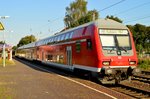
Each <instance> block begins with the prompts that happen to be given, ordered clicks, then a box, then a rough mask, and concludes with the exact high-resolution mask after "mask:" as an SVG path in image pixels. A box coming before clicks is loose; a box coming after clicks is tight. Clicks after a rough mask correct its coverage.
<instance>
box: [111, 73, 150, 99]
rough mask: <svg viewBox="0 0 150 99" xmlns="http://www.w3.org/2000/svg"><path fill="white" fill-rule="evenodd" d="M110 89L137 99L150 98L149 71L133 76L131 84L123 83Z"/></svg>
mask: <svg viewBox="0 0 150 99" xmlns="http://www.w3.org/2000/svg"><path fill="white" fill-rule="evenodd" d="M111 89H113V90H115V91H118V92H121V93H123V94H126V95H129V96H131V97H134V98H138V99H141V98H144V99H145V98H146V99H147V98H150V71H142V72H141V74H138V75H133V77H132V81H131V82H123V83H121V84H118V85H116V86H115V87H114V86H112V87H111Z"/></svg>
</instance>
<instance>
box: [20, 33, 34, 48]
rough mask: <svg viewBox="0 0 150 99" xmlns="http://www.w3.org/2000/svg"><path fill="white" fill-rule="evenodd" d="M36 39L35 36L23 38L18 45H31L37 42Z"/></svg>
mask: <svg viewBox="0 0 150 99" xmlns="http://www.w3.org/2000/svg"><path fill="white" fill-rule="evenodd" d="M35 41H36V38H35V36H34V35H30V36H25V37H23V38H21V40H20V41H19V43H18V44H17V47H20V46H23V45H26V44H29V43H31V42H35Z"/></svg>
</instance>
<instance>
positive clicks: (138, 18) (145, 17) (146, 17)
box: [124, 15, 150, 23]
mask: <svg viewBox="0 0 150 99" xmlns="http://www.w3.org/2000/svg"><path fill="white" fill-rule="evenodd" d="M147 18H150V15H149V16H146V17H141V18H137V19H134V20H129V21H125V22H124V23H129V22H134V21H139V20H143V19H147Z"/></svg>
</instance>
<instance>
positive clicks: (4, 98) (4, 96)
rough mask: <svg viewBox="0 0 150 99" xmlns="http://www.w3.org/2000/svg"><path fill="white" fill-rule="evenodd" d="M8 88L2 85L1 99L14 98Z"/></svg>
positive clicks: (0, 89) (0, 90)
mask: <svg viewBox="0 0 150 99" xmlns="http://www.w3.org/2000/svg"><path fill="white" fill-rule="evenodd" d="M9 91H10V90H9V89H8V88H4V87H0V99H12V96H11V95H10V94H9V93H10V92H9Z"/></svg>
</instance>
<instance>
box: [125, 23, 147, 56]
mask: <svg viewBox="0 0 150 99" xmlns="http://www.w3.org/2000/svg"><path fill="white" fill-rule="evenodd" d="M127 26H128V28H129V29H130V31H131V32H132V34H133V38H134V42H135V44H136V49H137V51H138V52H139V54H141V53H143V52H147V53H149V52H150V27H147V26H145V25H141V24H136V25H134V26H132V25H127Z"/></svg>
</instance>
